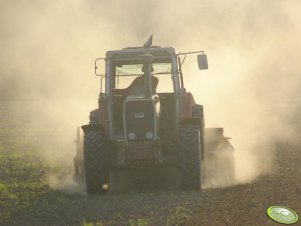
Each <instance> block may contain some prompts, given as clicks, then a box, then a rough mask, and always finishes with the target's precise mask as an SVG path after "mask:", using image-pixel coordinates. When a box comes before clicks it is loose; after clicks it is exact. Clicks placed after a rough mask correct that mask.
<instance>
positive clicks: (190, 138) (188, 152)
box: [178, 125, 201, 190]
mask: <svg viewBox="0 0 301 226" xmlns="http://www.w3.org/2000/svg"><path fill="white" fill-rule="evenodd" d="M200 138H201V137H200V128H199V126H195V125H188V126H183V127H181V128H180V140H179V150H178V160H179V162H178V167H179V170H180V174H181V188H182V189H187V190H200V189H201V139H200Z"/></svg>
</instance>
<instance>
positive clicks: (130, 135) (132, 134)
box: [128, 133, 136, 140]
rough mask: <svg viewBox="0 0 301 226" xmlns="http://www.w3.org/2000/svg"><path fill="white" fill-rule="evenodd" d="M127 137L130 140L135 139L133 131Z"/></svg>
mask: <svg viewBox="0 0 301 226" xmlns="http://www.w3.org/2000/svg"><path fill="white" fill-rule="evenodd" d="M128 137H129V139H130V140H135V138H136V134H135V133H129V134H128Z"/></svg>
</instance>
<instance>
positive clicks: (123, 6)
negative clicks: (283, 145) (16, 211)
mask: <svg viewBox="0 0 301 226" xmlns="http://www.w3.org/2000/svg"><path fill="white" fill-rule="evenodd" d="M300 9H301V3H300V1H297V0H291V1H280V0H273V1H272V0H268V1H260V0H244V1H238V0H235V1H230V2H229V1H221V0H210V1H209V0H187V1H185V2H183V1H171V0H168V1H164V2H162V1H159V0H154V1H138V0H128V1H96V0H90V1H84V0H75V1H63V2H62V1H57V0H55V1H47V2H46V1H40V0H32V1H25V0H21V1H1V3H0V11H1V13H0V18H1V20H0V21H1V22H0V23H1V37H0V45H1V52H0V56H1V57H0V66H1V67H0V78H1V83H0V99H1V100H3V101H4V100H5V101H11V103H12V105H14V107H13V109H14V110H15V111H19V112H22V113H23V114H27V117H28V120H27V122H28V126H29V128H30V127H33V126H36V127H39V128H43V130H41V131H47V132H41V133H39V134H37V136H38V138H39V141H40V143H41V146H43V147H45V148H43V149H42V150H43V152H42V153H41V155H42V156H44V159H45V161H47V162H49V163H51V164H54V165H58V166H62V165H64V166H66V167H69V168H70V169H71V168H72V164H73V163H72V157H73V155H74V153H75V151H74V149H75V145H74V143H73V140H74V138H75V134H76V127H77V126H78V125H82V124H85V123H86V122H87V121H88V114H89V111H90V110H93V109H95V108H96V107H97V96H98V92H99V79H98V78H97V77H93V74H94V59H95V58H97V57H103V56H104V54H105V52H106V51H107V50H112V49H120V48H123V47H126V46H140V45H142V44H143V43H144V41H145V40H146V38H148V36H149V35H150V34H154V45H160V46H173V47H175V48H177V50H178V51H179V52H184V51H194V50H205V52H206V53H207V54H208V61H209V70H207V71H198V70H197V62H196V57H195V56H189V57H188V59H187V61H186V62H185V65H184V68H183V69H184V76H185V86H186V89H187V90H189V91H191V92H192V93H193V94H194V96H195V99H196V100H197V102H198V103H200V104H203V105H204V108H205V120H206V126H207V127H224V128H225V135H226V136H229V137H232V138H233V139H232V140H231V142H232V144H233V145H234V146H235V149H236V151H235V158H236V175H237V180H238V182H239V183H246V182H251V181H252V180H254V179H255V178H256V177H257V176H259V175H261V174H264V173H267V172H269V171H270V170H272V169H273V167H272V166H273V156H274V150H275V148H276V146H277V142H280V141H286V142H292V141H293V140H294V139H297V138H298V137H297V135H296V134H297V132H298V130H299V124H298V122H299V120H298V113H299V112H300V106H301V105H300V101H301V99H300V97H299V95H298V94H299V87H300V84H301V76H300V72H301V66H300V63H299V60H300V59H301V51H300V50H301V28H300V23H301V14H300V13H299V12H300ZM20 103H22V104H20ZM24 106H26V107H24ZM44 150H47V151H44ZM50 179H51V180H50V181H51V184H52V185H53V187H56V188H58V189H62V185H61V184H60V183H59V182H58V178H57V177H56V174H54V176H53V175H51V176H50ZM221 185H222V184H221ZM66 187H67V188H68V189H69V188H71V187H72V185H70V183H67V184H66ZM68 189H67V190H68ZM63 190H64V189H63Z"/></svg>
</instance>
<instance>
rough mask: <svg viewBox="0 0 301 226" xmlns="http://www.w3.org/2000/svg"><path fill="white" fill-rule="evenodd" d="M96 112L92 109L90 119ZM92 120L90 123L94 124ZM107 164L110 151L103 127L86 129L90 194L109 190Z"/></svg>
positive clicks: (86, 161) (85, 147) (85, 151)
mask: <svg viewBox="0 0 301 226" xmlns="http://www.w3.org/2000/svg"><path fill="white" fill-rule="evenodd" d="M96 114H98V111H92V112H91V114H90V120H91V115H92V116H93V115H96ZM96 117H97V116H96ZM91 121H92V120H91ZM91 121H90V124H93V122H92V123H91ZM95 124H96V123H95ZM107 164H108V153H107V148H106V138H105V133H104V130H103V128H102V127H101V126H100V124H99V126H96V127H92V128H87V129H85V131H84V165H85V179H86V187H87V193H88V195H94V194H103V193H106V192H107V191H108V184H109V171H108V166H107Z"/></svg>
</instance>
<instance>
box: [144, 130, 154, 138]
mask: <svg viewBox="0 0 301 226" xmlns="http://www.w3.org/2000/svg"><path fill="white" fill-rule="evenodd" d="M145 137H146V139H152V138H153V133H152V132H150V131H149V132H146V133H145Z"/></svg>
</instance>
